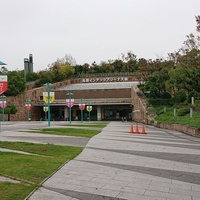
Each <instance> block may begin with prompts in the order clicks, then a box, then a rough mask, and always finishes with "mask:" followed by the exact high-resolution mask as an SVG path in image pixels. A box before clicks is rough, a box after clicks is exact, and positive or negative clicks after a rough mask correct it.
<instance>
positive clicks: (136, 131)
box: [135, 124, 139, 134]
mask: <svg viewBox="0 0 200 200" xmlns="http://www.w3.org/2000/svg"><path fill="white" fill-rule="evenodd" d="M135 133H137V134H138V133H139V129H138V125H137V124H136V128H135Z"/></svg>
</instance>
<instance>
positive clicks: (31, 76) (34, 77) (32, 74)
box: [26, 72, 39, 82]
mask: <svg viewBox="0 0 200 200" xmlns="http://www.w3.org/2000/svg"><path fill="white" fill-rule="evenodd" d="M37 79H39V75H38V73H35V72H28V73H27V74H26V82H30V81H36V80H37Z"/></svg>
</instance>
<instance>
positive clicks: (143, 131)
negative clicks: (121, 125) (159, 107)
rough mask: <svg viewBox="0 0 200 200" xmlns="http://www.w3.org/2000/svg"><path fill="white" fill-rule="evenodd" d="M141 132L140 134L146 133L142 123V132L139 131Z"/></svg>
mask: <svg viewBox="0 0 200 200" xmlns="http://www.w3.org/2000/svg"><path fill="white" fill-rule="evenodd" d="M141 133H142V134H147V133H146V131H145V127H144V125H142V132H141Z"/></svg>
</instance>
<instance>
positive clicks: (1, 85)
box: [0, 75, 8, 95]
mask: <svg viewBox="0 0 200 200" xmlns="http://www.w3.org/2000/svg"><path fill="white" fill-rule="evenodd" d="M7 89H8V77H7V75H0V95H1V94H3V93H4V92H5V91H6V90H7Z"/></svg>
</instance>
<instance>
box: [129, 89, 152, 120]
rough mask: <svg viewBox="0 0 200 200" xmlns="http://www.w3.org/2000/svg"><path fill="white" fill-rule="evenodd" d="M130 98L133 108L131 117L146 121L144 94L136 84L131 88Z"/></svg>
mask: <svg viewBox="0 0 200 200" xmlns="http://www.w3.org/2000/svg"><path fill="white" fill-rule="evenodd" d="M131 99H132V105H133V106H134V108H133V114H132V118H133V120H134V121H136V122H142V123H146V124H147V123H148V115H147V100H146V97H145V95H144V94H143V93H142V91H140V89H139V88H138V87H137V86H133V87H132V88H131Z"/></svg>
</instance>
